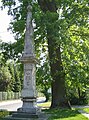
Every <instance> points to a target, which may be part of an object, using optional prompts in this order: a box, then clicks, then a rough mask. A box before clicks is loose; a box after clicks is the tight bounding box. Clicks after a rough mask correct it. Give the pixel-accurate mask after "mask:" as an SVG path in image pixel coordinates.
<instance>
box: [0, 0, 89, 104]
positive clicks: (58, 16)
mask: <svg viewBox="0 0 89 120" xmlns="http://www.w3.org/2000/svg"><path fill="white" fill-rule="evenodd" d="M18 1H19V6H18V5H17V6H16V7H15V9H14V8H13V5H15V4H17V2H16V1H12V2H11V0H9V1H8V2H7V0H2V2H3V4H4V6H9V11H8V13H9V14H10V15H12V16H13V21H12V22H11V26H10V29H12V31H13V33H15V34H16V39H17V42H16V43H14V44H13V45H11V46H12V48H14V49H12V48H11V47H10V45H9V46H8V45H7V44H6V45H5V47H4V49H5V51H3V54H4V56H5V59H7V58H11V57H12V58H14V59H16V58H18V56H19V53H22V50H23V46H24V44H23V40H24V30H25V24H26V12H27V4H28V1H27V0H18ZM30 2H31V4H32V6H33V21H34V24H35V27H34V39H35V49H36V56H37V58H39V60H40V61H41V60H44V62H43V64H41V65H40V66H39V67H38V68H37V86H40V89H41V90H46V93H47V90H48V89H49V88H50V83H51V77H50V70H49V69H50V68H49V64H48V62H49V61H48V59H49V57H48V49H47V47H48V42H47V40H48V37H47V31H48V32H49V33H50V36H51V37H52V38H54V40H55V43H56V44H53V47H52V48H51V49H54V54H55V49H56V48H57V47H58V46H59V45H60V47H61V59H62V64H63V68H64V71H65V79H66V88H67V94H68V96H69V98H70V100H71V99H72V100H73V99H74V98H76V101H77V102H78V101H80V102H81V101H82V98H83V99H85V100H86V97H85V96H86V89H87V86H88V85H89V72H88V71H89V54H88V51H89V20H88V17H89V6H88V0H84V1H79V0H77V1H75V0H60V1H59V0H55V4H56V6H57V8H58V10H57V12H52V13H51V12H50V11H46V12H45V13H43V12H42V11H41V9H40V7H39V5H38V3H37V2H32V1H30ZM50 2H51V1H50ZM47 7H48V6H47ZM50 36H49V37H50ZM54 46H55V47H54ZM7 51H10V52H8V54H7ZM43 53H44V54H45V55H44V56H42V54H43ZM40 56H42V57H40ZM56 59H57V57H56V58H54V57H53V61H55V60H56ZM53 61H52V62H53ZM20 78H21V77H20ZM42 88H43V89H42ZM72 96H73V98H71V97H72Z"/></svg>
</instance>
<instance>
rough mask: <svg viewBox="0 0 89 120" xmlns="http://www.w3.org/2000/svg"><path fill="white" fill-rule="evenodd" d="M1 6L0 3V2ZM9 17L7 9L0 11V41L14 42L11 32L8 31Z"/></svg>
mask: <svg viewBox="0 0 89 120" xmlns="http://www.w3.org/2000/svg"><path fill="white" fill-rule="evenodd" d="M0 6H1V1H0ZM10 20H11V17H10V16H8V15H7V9H4V10H3V11H2V10H1V9H0V39H1V40H2V41H4V42H10V41H11V42H14V41H15V40H14V37H13V34H12V33H11V31H8V30H7V28H8V27H9V23H10Z"/></svg>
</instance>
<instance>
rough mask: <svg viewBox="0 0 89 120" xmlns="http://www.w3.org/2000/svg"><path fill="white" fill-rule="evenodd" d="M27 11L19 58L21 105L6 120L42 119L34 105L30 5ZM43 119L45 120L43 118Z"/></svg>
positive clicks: (34, 62) (34, 63)
mask: <svg viewBox="0 0 89 120" xmlns="http://www.w3.org/2000/svg"><path fill="white" fill-rule="evenodd" d="M27 10H28V12H27V21H26V32H25V45H24V53H23V55H22V57H21V62H23V64H24V82H23V89H22V93H21V94H22V95H21V97H22V101H23V105H22V107H21V108H19V109H18V110H17V112H15V113H13V114H12V116H11V117H7V118H6V120H28V119H29V120H31V118H34V119H40V118H42V117H43V116H42V114H39V113H40V109H39V108H38V107H37V105H36V85H35V65H36V63H37V60H36V57H35V54H34V38H33V26H32V7H31V5H30V4H29V5H28V7H27ZM40 115H41V116H40ZM43 119H44V120H45V117H44V118H43ZM43 119H42V120H43Z"/></svg>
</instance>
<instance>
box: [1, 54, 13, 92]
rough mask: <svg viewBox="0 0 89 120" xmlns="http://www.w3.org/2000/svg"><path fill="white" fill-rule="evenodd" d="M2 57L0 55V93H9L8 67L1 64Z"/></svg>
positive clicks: (9, 76)
mask: <svg viewBox="0 0 89 120" xmlns="http://www.w3.org/2000/svg"><path fill="white" fill-rule="evenodd" d="M3 60H4V58H3V55H2V54H1V55H0V91H9V90H10V84H11V74H10V72H9V70H8V66H7V65H6V64H4V63H3Z"/></svg>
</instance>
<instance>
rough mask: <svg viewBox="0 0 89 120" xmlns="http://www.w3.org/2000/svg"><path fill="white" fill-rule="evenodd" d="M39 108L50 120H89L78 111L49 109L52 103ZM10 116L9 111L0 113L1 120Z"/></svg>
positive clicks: (88, 109)
mask: <svg viewBox="0 0 89 120" xmlns="http://www.w3.org/2000/svg"><path fill="white" fill-rule="evenodd" d="M39 106H40V107H42V108H43V111H44V112H46V113H47V114H48V115H49V119H48V120H89V119H88V118H86V117H84V116H83V115H81V114H80V113H79V112H78V110H77V109H72V110H70V109H48V108H49V107H50V102H47V103H42V104H39ZM84 110H87V111H88V112H89V108H84ZM8 114H9V112H8V111H0V120H4V119H2V117H5V116H6V115H8Z"/></svg>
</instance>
